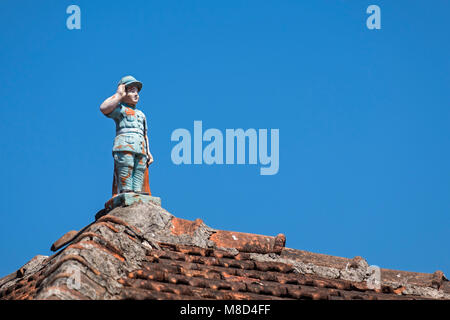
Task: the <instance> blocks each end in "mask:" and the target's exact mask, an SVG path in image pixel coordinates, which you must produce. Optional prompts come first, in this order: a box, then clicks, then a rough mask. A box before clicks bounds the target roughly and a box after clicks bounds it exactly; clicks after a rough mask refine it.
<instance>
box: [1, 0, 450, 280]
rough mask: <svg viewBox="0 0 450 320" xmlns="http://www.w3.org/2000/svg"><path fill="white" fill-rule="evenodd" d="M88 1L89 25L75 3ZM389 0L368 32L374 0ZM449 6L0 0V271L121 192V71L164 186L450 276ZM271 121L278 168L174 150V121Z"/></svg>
mask: <svg viewBox="0 0 450 320" xmlns="http://www.w3.org/2000/svg"><path fill="white" fill-rule="evenodd" d="M70 4H77V5H79V6H80V8H81V30H68V29H67V28H66V19H67V17H68V14H66V8H67V6H69V5H70ZM370 4H377V5H379V6H380V8H381V24H382V28H381V30H368V29H367V27H366V19H367V17H368V14H366V8H367V7H368V6H369V5H370ZM449 12H450V2H449V1H445V0H441V1H437V0H436V1H425V0H421V1H380V0H373V1H342V0H341V1H338V0H326V1H325V0H322V1H316V0H314V1H312V0H311V1H218V0H214V1H206V0H203V1H190V0H183V1H122V2H119V1H86V0H83V1H81V0H80V1H56V0H55V1H12V0H8V1H5V0H3V1H1V4H0V46H1V50H0V70H1V72H0V93H1V121H0V129H1V134H2V138H1V139H0V140H1V144H0V146H1V151H0V155H1V156H0V171H1V177H2V179H1V181H0V195H1V201H0V216H1V223H0V257H1V258H0V261H1V262H0V276H4V275H6V274H8V273H10V272H13V271H15V270H17V269H18V268H19V267H21V266H22V265H23V264H24V263H26V262H27V261H29V260H30V259H31V258H32V257H33V256H35V255H37V254H44V255H49V254H51V252H50V250H49V248H50V246H51V244H52V243H53V242H54V241H55V240H57V239H58V238H59V237H60V236H61V235H63V234H64V233H65V232H67V231H69V230H73V229H75V230H78V229H81V228H82V227H84V226H85V225H87V224H88V223H90V222H92V221H93V219H94V215H95V213H96V212H97V211H98V210H99V209H101V208H102V207H103V205H104V202H105V201H107V200H108V199H109V198H110V196H111V183H112V171H113V159H112V156H111V148H112V142H113V138H114V133H115V131H114V130H115V128H114V122H113V121H112V120H111V119H108V118H106V117H105V116H103V115H102V114H101V113H100V111H99V105H100V103H101V102H102V101H103V100H104V99H105V98H106V97H108V96H110V95H112V94H113V93H114V92H115V89H116V84H117V82H118V81H119V79H120V78H121V77H122V76H124V75H127V74H132V75H134V76H135V77H136V78H138V79H140V80H141V81H142V82H143V83H144V87H143V90H142V91H141V101H140V102H139V104H138V108H140V109H141V110H143V112H144V113H145V114H146V116H147V117H148V119H149V125H150V147H151V150H152V153H153V155H154V157H155V162H154V164H152V166H151V172H150V180H151V182H150V183H151V185H150V186H151V189H152V192H153V194H154V195H156V196H160V197H161V198H162V201H163V206H164V207H165V208H166V209H167V210H168V211H169V212H171V213H172V214H174V215H176V216H177V217H180V218H185V219H195V218H201V219H203V220H204V222H205V223H206V224H207V225H209V226H211V227H214V228H217V229H222V230H233V231H242V232H250V233H258V234H266V235H276V234H278V233H284V234H285V235H286V237H287V243H286V246H288V247H291V248H296V249H303V250H307V251H312V252H318V253H324V254H331V255H336V256H343V257H349V258H352V257H354V256H357V255H360V256H363V257H364V258H366V259H367V261H368V262H369V264H373V265H378V266H380V267H384V268H392V269H400V270H410V271H418V272H434V271H435V270H438V269H440V270H442V271H444V273H446V275H447V276H449V275H450V255H449V252H450V244H449V231H450V230H449V222H450V220H449V212H450V151H449V146H450V125H449V122H450V59H449V57H450V42H449V34H450V28H449V22H450V21H449ZM194 120H202V121H203V127H204V128H205V129H207V128H218V129H220V130H222V132H225V129H227V128H243V129H248V128H255V129H260V128H269V129H270V128H278V129H279V130H280V169H279V173H278V174H277V175H273V176H261V175H260V174H259V168H260V166H259V165H213V166H208V165H197V166H194V165H191V166H188V165H184V166H183V165H182V166H176V165H174V164H173V163H172V161H171V157H170V153H171V149H172V147H173V146H174V145H175V143H174V142H171V141H170V135H171V133H172V132H173V130H175V129H177V128H187V129H189V130H190V131H191V132H193V122H194Z"/></svg>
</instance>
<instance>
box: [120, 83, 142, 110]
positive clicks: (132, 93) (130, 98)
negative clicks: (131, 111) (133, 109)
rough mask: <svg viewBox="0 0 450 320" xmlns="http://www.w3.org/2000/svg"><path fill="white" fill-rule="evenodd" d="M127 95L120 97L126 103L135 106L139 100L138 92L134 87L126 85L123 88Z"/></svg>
mask: <svg viewBox="0 0 450 320" xmlns="http://www.w3.org/2000/svg"><path fill="white" fill-rule="evenodd" d="M125 90H126V93H127V95H126V96H125V97H124V98H123V99H122V101H123V102H125V103H126V104H129V105H132V106H135V105H136V104H137V103H138V101H139V92H138V88H136V87H128V88H126V89H125Z"/></svg>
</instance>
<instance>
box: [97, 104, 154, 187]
mask: <svg viewBox="0 0 450 320" xmlns="http://www.w3.org/2000/svg"><path fill="white" fill-rule="evenodd" d="M106 116H107V117H109V118H111V119H113V120H114V121H115V123H116V138H115V139H114V145H113V150H112V152H113V157H114V161H115V164H116V174H117V178H118V181H119V182H120V183H119V189H120V190H123V189H129V190H134V191H141V190H142V183H143V178H144V172H145V169H146V161H147V145H146V141H145V136H144V135H145V134H146V129H147V120H146V118H145V115H144V113H143V112H142V111H140V110H138V109H136V108H135V107H133V106H129V105H127V104H125V103H120V104H119V105H118V106H117V107H116V108H115V109H114V110H113V111H112V112H110V113H108V114H107V115H106Z"/></svg>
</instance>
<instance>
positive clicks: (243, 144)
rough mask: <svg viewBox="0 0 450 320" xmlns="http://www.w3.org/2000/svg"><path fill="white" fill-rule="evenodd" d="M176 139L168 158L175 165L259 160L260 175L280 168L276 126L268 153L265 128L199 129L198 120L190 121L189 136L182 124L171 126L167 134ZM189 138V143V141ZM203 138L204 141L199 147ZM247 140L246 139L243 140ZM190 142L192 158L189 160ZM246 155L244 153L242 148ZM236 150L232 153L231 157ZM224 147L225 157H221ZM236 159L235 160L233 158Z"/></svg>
mask: <svg viewBox="0 0 450 320" xmlns="http://www.w3.org/2000/svg"><path fill="white" fill-rule="evenodd" d="M170 139H171V141H177V142H178V143H177V144H176V145H175V146H174V147H173V148H172V152H171V159H172V162H173V163H174V164H176V165H181V164H187V165H189V164H192V163H193V164H197V165H199V164H203V163H205V164H208V165H212V164H219V165H221V164H227V165H233V164H246V163H247V162H246V160H247V159H248V164H258V162H259V164H260V165H262V166H263V167H261V168H260V174H261V175H275V174H277V173H278V170H279V168H280V163H279V161H280V157H279V153H280V147H279V143H280V142H279V139H280V130H279V129H270V155H269V150H268V142H267V140H268V130H267V129H259V130H256V129H253V128H250V129H247V130H245V131H244V130H243V129H225V150H224V134H223V133H222V131H221V130H219V129H215V128H210V129H207V130H206V131H205V132H203V123H202V121H194V134H193V139H192V135H191V132H190V131H189V130H187V129H184V128H178V129H175V130H174V131H173V132H172V135H171V137H170ZM192 140H193V143H192ZM203 142H208V144H207V145H206V146H205V147H203ZM247 142H248V143H247ZM192 144H193V145H194V148H193V150H194V152H193V153H194V160H193V161H192V152H191V151H192ZM247 149H248V155H247V157H246V150H247ZM235 150H236V157H235ZM224 151H225V161H224ZM235 159H236V161H235Z"/></svg>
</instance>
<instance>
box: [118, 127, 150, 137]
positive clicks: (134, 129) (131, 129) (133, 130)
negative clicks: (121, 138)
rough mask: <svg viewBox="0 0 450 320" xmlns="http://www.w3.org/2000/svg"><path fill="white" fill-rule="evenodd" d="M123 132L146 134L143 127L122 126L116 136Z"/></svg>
mask: <svg viewBox="0 0 450 320" xmlns="http://www.w3.org/2000/svg"><path fill="white" fill-rule="evenodd" d="M122 133H139V134H141V135H144V132H143V131H142V130H141V129H138V128H122V129H120V130H118V131H116V136H117V135H119V134H122Z"/></svg>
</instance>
